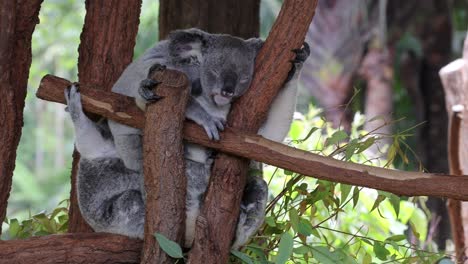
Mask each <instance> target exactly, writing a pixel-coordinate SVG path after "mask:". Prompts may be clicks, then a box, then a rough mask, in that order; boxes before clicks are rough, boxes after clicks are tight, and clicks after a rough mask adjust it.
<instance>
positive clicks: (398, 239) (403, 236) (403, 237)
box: [385, 235, 406, 242]
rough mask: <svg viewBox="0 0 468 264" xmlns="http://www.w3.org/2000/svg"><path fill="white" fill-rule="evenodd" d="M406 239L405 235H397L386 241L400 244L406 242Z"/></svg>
mask: <svg viewBox="0 0 468 264" xmlns="http://www.w3.org/2000/svg"><path fill="white" fill-rule="evenodd" d="M405 239H406V236H405V235H395V236H391V237H389V238H387V239H385V240H386V241H395V242H400V241H402V240H405Z"/></svg>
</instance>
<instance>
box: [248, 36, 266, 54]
mask: <svg viewBox="0 0 468 264" xmlns="http://www.w3.org/2000/svg"><path fill="white" fill-rule="evenodd" d="M245 42H247V44H248V45H249V46H250V47H252V48H253V49H254V50H255V51H256V52H257V53H258V52H259V51H260V49H261V48H262V47H263V43H264V42H265V41H263V40H262V39H259V38H249V39H247V40H246V41H245Z"/></svg>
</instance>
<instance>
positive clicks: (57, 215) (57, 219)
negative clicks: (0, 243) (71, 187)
mask: <svg viewBox="0 0 468 264" xmlns="http://www.w3.org/2000/svg"><path fill="white" fill-rule="evenodd" d="M64 202H66V201H62V202H61V203H60V204H59V207H57V208H55V209H54V210H53V211H52V213H50V214H46V213H39V214H36V215H33V216H31V215H30V216H29V218H28V219H26V220H23V221H21V222H20V221H19V220H18V219H16V218H12V219H5V223H6V224H7V225H8V227H9V228H8V233H7V234H6V239H24V238H29V237H32V236H46V235H50V234H62V233H66V232H67V229H68V204H66V205H65V206H63V205H62V204H63V203H64Z"/></svg>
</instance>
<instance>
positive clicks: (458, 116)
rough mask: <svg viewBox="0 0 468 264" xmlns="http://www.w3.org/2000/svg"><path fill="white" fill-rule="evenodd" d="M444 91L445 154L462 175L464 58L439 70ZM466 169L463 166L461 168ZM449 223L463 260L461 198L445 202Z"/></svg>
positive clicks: (467, 98) (467, 78)
mask: <svg viewBox="0 0 468 264" xmlns="http://www.w3.org/2000/svg"><path fill="white" fill-rule="evenodd" d="M466 54H468V47H467V49H466V50H465V51H464V56H465V55H466ZM439 76H440V78H441V81H442V84H443V87H444V91H445V104H446V107H447V113H449V127H448V131H449V133H448V135H449V137H448V158H449V167H450V173H451V174H453V175H463V172H464V166H465V167H466V166H468V162H467V161H466V159H467V158H468V155H467V154H468V149H467V148H466V147H464V145H468V141H467V140H466V134H468V126H464V125H463V123H465V124H466V123H468V121H467V120H466V118H463V116H466V115H467V113H468V112H467V111H466V109H467V108H466V107H467V106H468V62H467V61H466V60H464V59H458V60H455V61H453V62H452V63H450V64H448V65H447V66H445V67H444V68H442V69H441V70H440V72H439ZM465 171H467V170H465ZM447 207H448V213H449V217H450V224H451V229H452V236H453V242H454V244H455V252H456V260H457V263H464V262H465V261H466V260H467V256H466V252H465V251H466V235H465V228H464V226H463V224H464V219H463V213H462V210H463V209H462V202H461V201H459V200H454V199H449V200H448V202H447Z"/></svg>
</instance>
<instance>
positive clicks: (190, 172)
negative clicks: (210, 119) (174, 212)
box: [185, 159, 211, 248]
mask: <svg viewBox="0 0 468 264" xmlns="http://www.w3.org/2000/svg"><path fill="white" fill-rule="evenodd" d="M210 169H211V162H206V163H200V162H195V161H192V160H188V159H186V160H185V170H186V175H187V196H186V204H185V209H186V213H187V218H186V219H185V247H187V248H190V247H191V246H192V243H193V239H194V237H195V223H196V220H197V217H198V215H199V214H200V207H201V204H202V202H203V198H204V193H205V191H206V188H207V186H208V181H209V179H210Z"/></svg>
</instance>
